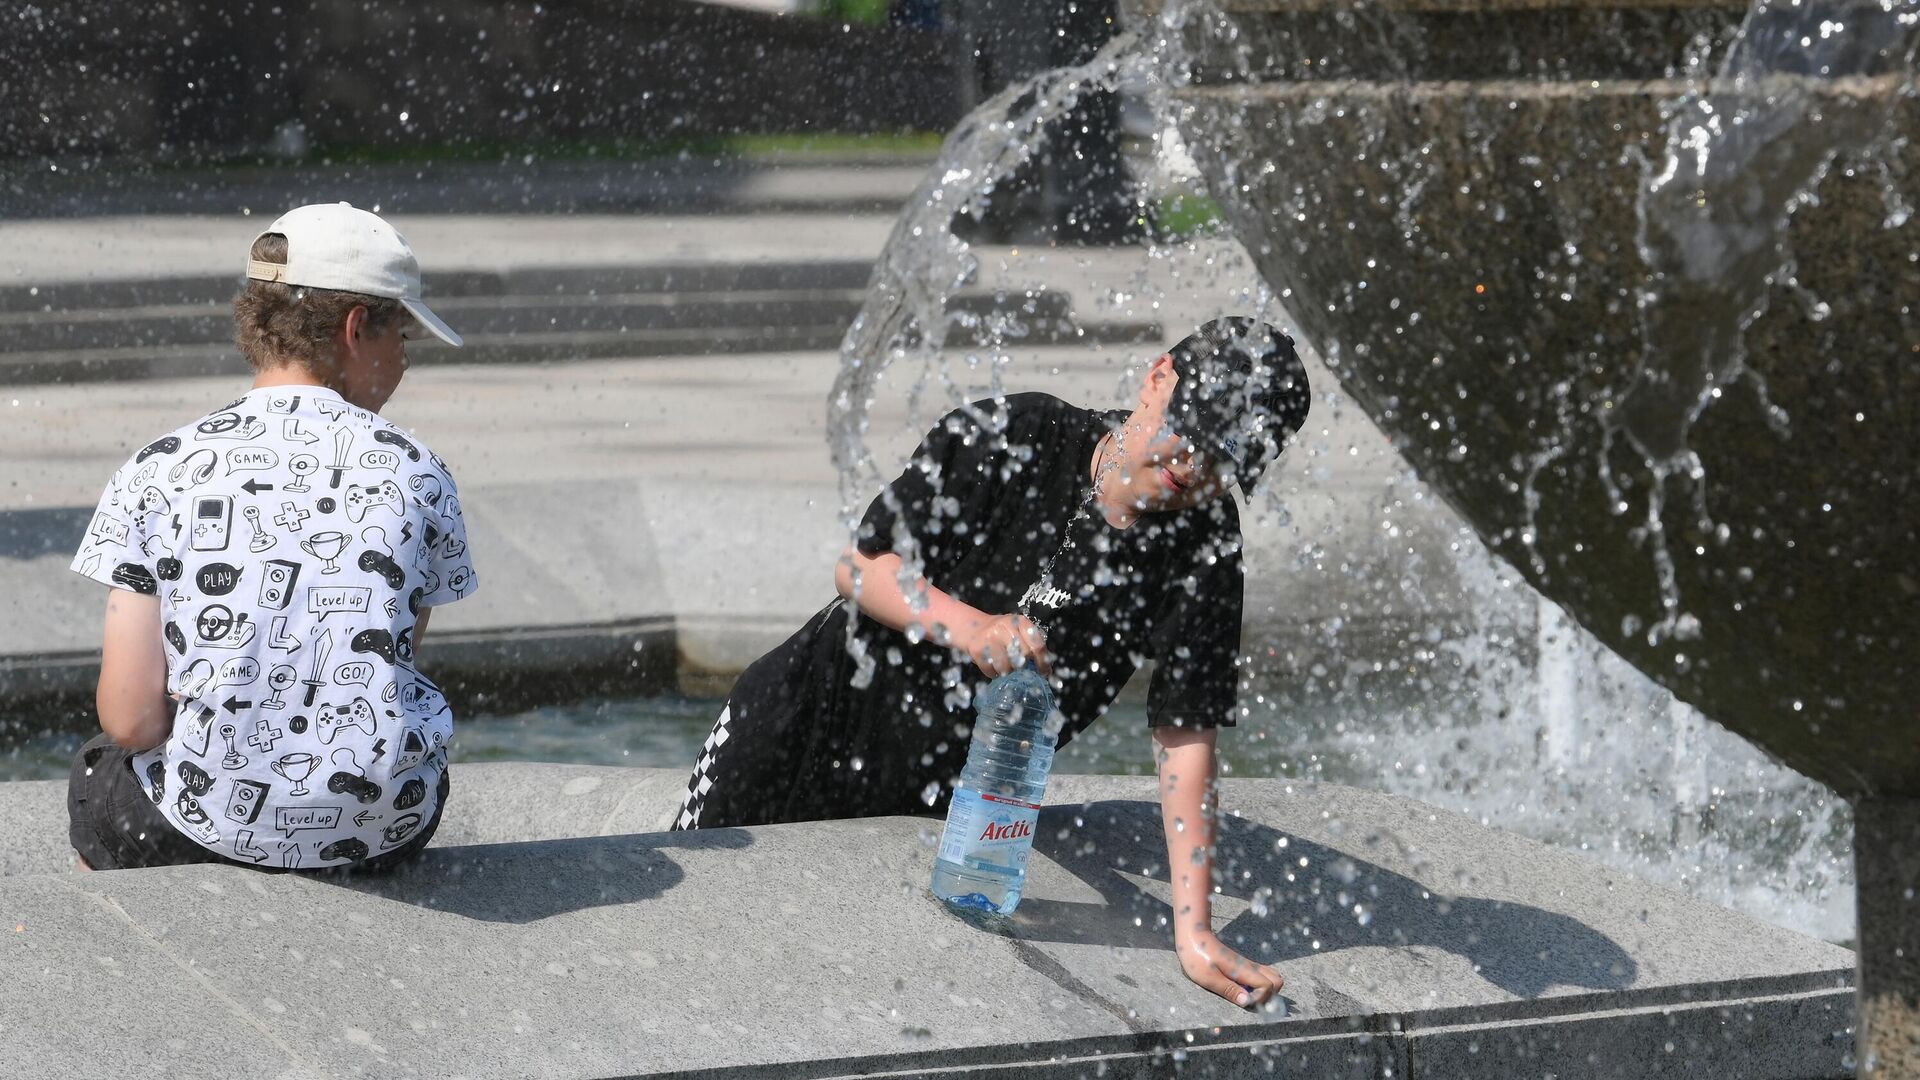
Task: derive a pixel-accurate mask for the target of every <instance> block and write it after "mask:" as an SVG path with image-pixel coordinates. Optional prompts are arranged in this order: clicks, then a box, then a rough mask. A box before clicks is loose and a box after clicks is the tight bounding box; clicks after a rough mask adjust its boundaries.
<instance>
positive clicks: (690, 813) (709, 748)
mask: <svg viewBox="0 0 1920 1080" xmlns="http://www.w3.org/2000/svg"><path fill="white" fill-rule="evenodd" d="M732 719H733V706H731V705H729V706H727V707H726V708H724V709H721V710H720V719H718V720H715V721H714V722H713V730H712V731H711V732H709V733H708V735H707V741H706V744H705V745H703V746H702V747H701V748H700V760H699V761H697V762H695V763H694V766H693V775H692V776H691V777H689V778H688V780H687V795H686V798H684V799H682V800H681V801H680V816H679V817H678V818H675V819H674V822H673V827H674V828H675V829H682V830H685V829H697V828H699V827H700V811H701V809H702V808H703V807H704V806H705V805H706V802H707V792H709V791H712V790H713V761H714V755H715V754H717V753H718V752H719V750H720V748H721V747H723V746H725V745H727V722H728V721H730V720H732Z"/></svg>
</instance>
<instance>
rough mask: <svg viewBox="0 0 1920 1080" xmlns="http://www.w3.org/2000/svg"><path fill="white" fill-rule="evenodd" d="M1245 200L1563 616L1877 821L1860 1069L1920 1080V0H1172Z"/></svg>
mask: <svg viewBox="0 0 1920 1080" xmlns="http://www.w3.org/2000/svg"><path fill="white" fill-rule="evenodd" d="M1127 21H1128V22H1130V23H1131V24H1132V25H1133V26H1134V28H1135V29H1136V32H1139V33H1141V34H1142V35H1143V36H1146V37H1152V38H1156V39H1157V40H1158V41H1159V43H1160V44H1161V45H1162V47H1163V48H1164V49H1165V50H1166V51H1167V52H1169V53H1171V54H1172V55H1174V56H1176V57H1178V58H1179V61H1180V62H1179V65H1178V66H1179V69H1180V70H1178V71H1177V72H1176V76H1177V77H1176V78H1175V79H1174V80H1173V82H1174V83H1175V86H1174V89H1173V91H1172V105H1173V107H1174V108H1175V109H1176V111H1177V113H1178V117H1179V124H1180V128H1181V131H1182V134H1183V135H1184V137H1185V141H1186V142H1187V143H1188V145H1189V146H1190V147H1191V148H1192V151H1193V153H1194V156H1195V158H1196V159H1197V160H1198V161H1199V163H1200V165H1201V168H1202V170H1203V172H1205V173H1206V174H1207V176H1208V184H1209V188H1210V190H1211V192H1212V193H1213V195H1214V196H1215V198H1216V199H1217V200H1218V201H1219V202H1220V203H1221V204H1222V206H1223V208H1224V210H1225V213H1226V216H1227V218H1228V220H1229V222H1230V223H1231V225H1232V226H1233V228H1234V230H1235V232H1236V233H1237V234H1238V236H1239V237H1240V238H1241V240H1242V241H1243V242H1244V243H1245V245H1246V247H1247V248H1248V250H1249V251H1250V252H1251V254H1252V255H1253V257H1254V259H1255V260H1256V262H1257V263H1258V265H1259V268H1260V270H1261V272H1262V274H1263V276H1264V277H1265V278H1266V280H1267V281H1268V282H1269V283H1270V284H1271V285H1272V286H1273V287H1274V288H1275V289H1276V290H1277V291H1278V292H1279V294H1280V296H1281V297H1282V300H1283V302H1285V303H1286V304H1287V305H1288V308H1289V310H1290V312H1291V313H1292V314H1293V315H1294V316H1295V318H1297V320H1298V321H1299V324H1300V326H1301V328H1302V330H1303V331H1304V332H1305V333H1306V335H1307V336H1308V337H1309V338H1310V339H1312V340H1313V341H1314V342H1315V343H1316V344H1317V345H1318V346H1319V347H1320V349H1321V350H1322V352H1323V353H1324V355H1325V356H1326V358H1327V361H1328V363H1329V366H1330V367H1332V369H1333V370H1334V371H1335V373H1336V374H1337V375H1338V377H1339V379H1340V381H1341V382H1342V384H1343V386H1344V388H1345V389H1346V390H1347V391H1348V392H1349V393H1350V394H1351V395H1352V396H1353V397H1354V399H1355V400H1356V401H1357V402H1358V403H1359V404H1360V405H1361V406H1362V407H1363V408H1365V410H1366V411H1367V412H1368V413H1369V414H1370V415H1371V416H1372V417H1373V418H1374V420H1375V421H1376V422H1378V423H1379V425H1380V426H1381V427H1382V428H1383V429H1385V430H1386V431H1388V432H1389V433H1391V434H1392V436H1393V437H1394V440H1395V442H1396V444H1397V445H1398V447H1399V449H1400V450H1401V452H1402V453H1404V454H1405V455H1406V457H1407V459H1408V460H1409V461H1410V462H1411V463H1412V465H1413V466H1414V468H1415V469H1416V471H1417V472H1418V473H1419V474H1420V475H1421V477H1422V478H1423V479H1425V480H1426V481H1427V482H1429V483H1430V484H1432V485H1433V486H1434V487H1435V488H1436V489H1437V490H1438V491H1439V492H1440V493H1441V494H1442V495H1443V497H1444V498H1446V499H1447V500H1448V501H1449V502H1450V503H1451V505H1452V506H1453V507H1454V508H1455V509H1456V510H1458V511H1459V512H1460V514H1461V515H1462V516H1463V517H1464V518H1465V519H1466V520H1467V521H1469V522H1470V523H1471V524H1472V525H1473V526H1474V527H1475V528H1476V530H1477V531H1478V532H1479V533H1480V534H1481V536H1482V537H1484V538H1485V540H1486V541H1487V543H1488V544H1489V546H1490V547H1491V548H1492V549H1493V550H1494V551H1495V552H1497V553H1498V554H1500V555H1501V556H1502V557H1503V558H1505V559H1506V560H1508V561H1509V562H1511V563H1512V564H1513V565H1514V566H1515V567H1516V568H1517V569H1518V570H1519V571H1520V572H1521V573H1522V574H1524V575H1525V577H1526V578H1527V580H1528V581H1529V582H1530V583H1532V584H1533V586H1534V587H1535V588H1537V589H1538V590H1539V591H1540V592H1541V593H1543V594H1544V595H1545V596H1547V597H1548V598H1550V599H1551V600H1553V601H1554V602H1555V603H1557V604H1558V605H1560V606H1561V607H1562V608H1564V609H1565V610H1566V611H1567V612H1568V613H1569V614H1570V615H1571V616H1572V617H1573V618H1575V619H1576V620H1578V621H1579V622H1580V623H1581V624H1582V625H1584V626H1585V627H1586V628H1587V629H1588V630H1590V631H1591V632H1593V633H1594V634H1595V635H1596V636H1598V637H1599V638H1600V639H1601V640H1602V641H1604V642H1605V643H1606V644H1607V645H1608V646H1609V647H1611V648H1612V649H1614V650H1615V651H1616V652H1618V653H1619V654H1620V655H1621V656H1622V657H1624V658H1626V659H1627V660H1628V661H1630V662H1631V663H1633V664H1634V665H1635V666H1637V667H1638V668H1640V669H1641V670H1642V671H1645V672H1646V673H1648V674H1649V675H1650V676H1652V677H1653V678H1655V679H1656V680H1658V681H1659V682H1660V683H1662V684H1663V685H1665V686H1667V687H1668V688H1669V689H1671V690H1672V691H1673V692H1674V693H1675V694H1676V695H1677V696H1678V697H1680V698H1682V699H1684V700H1685V701H1687V702H1689V703H1691V704H1693V705H1695V706H1696V707H1698V708H1699V709H1700V710H1701V711H1702V712H1704V713H1705V714H1706V715H1707V716H1709V717H1711V718H1712V719H1714V720H1716V721H1718V722H1719V723H1721V724H1724V725H1726V726H1727V727H1729V728H1731V729H1733V730H1734V731H1736V732H1738V733H1740V734H1742V735H1743V736H1745V737H1746V738H1748V739H1750V740H1752V741H1753V742H1754V743H1756V744H1758V745H1759V746H1761V747H1762V748H1764V749H1765V750H1766V751H1768V752H1769V753H1770V754H1772V755H1774V756H1775V757H1777V758H1778V759H1779V760H1780V761H1782V762H1783V763H1785V764H1786V765H1788V766H1790V767H1792V768H1794V769H1797V770H1799V771H1800V772H1802V773H1805V774H1807V775H1808V776H1811V777H1813V778H1815V779H1817V780H1820V781H1822V782H1823V783H1826V784H1828V785H1830V786H1831V787H1833V788H1834V789H1836V790H1837V791H1839V792H1840V793H1842V794H1843V795H1845V796H1847V797H1848V798H1849V799H1850V800H1852V802H1853V804H1854V808H1855V814H1856V847H1855V850H1856V863H1857V869H1856V874H1857V878H1858V891H1859V914H1860V918H1859V926H1860V930H1859V943H1858V945H1859V956H1860V974H1859V983H1858V992H1859V1019H1858V1022H1859V1024H1860V1027H1861V1034H1860V1039H1859V1047H1860V1060H1861V1065H1862V1070H1863V1073H1865V1074H1867V1075H1887V1076H1895V1075H1897V1076H1920V899H1916V890H1917V889H1920V738H1916V737H1915V734H1914V727H1913V720H1914V704H1913V702H1914V696H1915V690H1916V679H1915V668H1914V664H1913V661H1912V659H1911V656H1912V650H1913V648H1914V647H1915V644H1916V640H1915V639H1916V637H1920V634H1916V628H1920V621H1917V620H1916V619H1915V617H1914V614H1913V612H1914V605H1915V602H1916V599H1920V576H1916V574H1915V572H1914V571H1912V570H1911V568H1910V567H1911V564H1910V563H1909V561H1908V560H1909V558H1910V557H1911V552H1912V551H1913V548H1914V544H1915V540H1916V535H1915V534H1916V531H1917V529H1916V523H1917V522H1920V514H1916V513H1915V512H1914V510H1913V509H1912V508H1911V507H1912V503H1911V501H1910V499H1911V497H1912V495H1913V494H1914V492H1913V491H1912V488H1913V477H1914V476H1915V475H1916V472H1920V454H1916V451H1915V444H1914V441H1913V437H1912V433H1913V432H1914V430H1915V428H1916V425H1920V394H1916V392H1915V389H1916V387H1915V382H1914V380H1915V379H1916V377H1920V311H1916V310H1915V308H1914V306H1913V305H1914V301H1915V298H1920V223H1916V222H1914V221H1913V220H1912V217H1911V212H1910V207H1909V205H1908V201H1907V200H1908V197H1909V193H1910V191H1911V183H1910V182H1909V181H1908V179H1907V177H1908V175H1909V170H1911V169H1912V168H1913V167H1914V166H1915V165H1917V164H1920V160H1917V159H1920V146H1916V144H1915V141H1914V140H1913V138H1912V136H1913V135H1914V134H1915V133H1916V132H1920V95H1917V94H1916V89H1920V80H1917V79H1916V74H1915V70H1916V69H1915V64H1914V49H1915V45H1916V40H1920V29H1917V27H1920V7H1917V6H1916V5H1914V4H1912V3H1911V2H1906V3H1896V2H1894V0H1885V2H1867V3H1862V2H1843V0H1831V2H1826V0H1823V2H1814V0H1791V2H1790V0H1781V2H1780V3H1778V4H1770V3H1768V2H1767V0H1762V2H1761V3H1760V4H1759V5H1758V6H1757V7H1755V8H1754V9H1753V10H1751V11H1749V10H1748V9H1747V8H1746V6H1745V5H1744V4H1741V3H1727V2H1724V0H1644V2H1643V0H1634V2H1630V3H1629V2H1611V3H1603V2H1599V0H1376V2H1371V3H1364V4H1360V5H1353V4H1337V3H1327V2H1321V0H1216V2H1215V3H1213V4H1212V5H1210V6H1205V7H1202V6H1198V5H1184V4H1179V3H1169V4H1166V5H1165V6H1162V5H1161V4H1159V3H1157V2H1153V0H1145V2H1144V3H1142V4H1139V5H1136V6H1135V7H1134V9H1133V10H1131V11H1129V12H1128V13H1127Z"/></svg>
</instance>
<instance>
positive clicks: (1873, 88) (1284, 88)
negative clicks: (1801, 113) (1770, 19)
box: [1175, 72, 1920, 104]
mask: <svg viewBox="0 0 1920 1080" xmlns="http://www.w3.org/2000/svg"><path fill="white" fill-rule="evenodd" d="M1906 90H1913V91H1920V74H1908V73H1904V72H1903V73H1888V74H1884V75H1843V76H1827V77H1820V76H1812V75H1770V76H1768V77H1766V78H1762V79H1746V80H1734V79H1631V80H1629V79H1580V80H1566V79H1511V78H1508V79H1447V80H1432V81H1410V80H1405V79H1395V80H1380V79H1326V80H1312V81H1306V82H1295V83H1278V84H1276V83H1264V82H1263V83H1244V82H1223V83H1208V84H1203V85H1196V86H1186V87H1182V88H1181V89H1179V90H1176V91H1175V94H1176V96H1178V97H1179V98H1181V99H1182V100H1188V101H1192V100H1203V101H1204V100H1207V99H1221V100H1228V99H1231V100H1233V101H1245V100H1247V99H1249V98H1251V99H1255V100H1258V101H1302V100H1311V99H1313V98H1319V97H1356V98H1380V99H1384V98H1390V97H1404V96H1408V95H1413V96H1416V97H1435V98H1438V97H1448V98H1458V97H1481V98H1519V97H1530V98H1546V99H1560V98H1576V97H1633V98H1642V97H1657V98H1665V99H1677V98H1680V97H1684V96H1686V95H1689V94H1700V93H1703V92H1704V93H1705V94H1707V95H1710V96H1711V97H1713V98H1714V99H1715V100H1740V99H1753V100H1754V101H1755V103H1756V104H1765V103H1766V99H1767V98H1768V97H1770V96H1773V95H1775V94H1778V93H1781V92H1785V91H1795V92H1804V93H1808V94H1812V95H1814V96H1817V97H1825V98H1832V99H1835V100H1840V101H1866V100H1872V99H1879V98H1886V97H1891V96H1893V95H1895V94H1898V93H1900V92H1902V91H1906Z"/></svg>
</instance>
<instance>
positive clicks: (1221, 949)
mask: <svg viewBox="0 0 1920 1080" xmlns="http://www.w3.org/2000/svg"><path fill="white" fill-rule="evenodd" d="M1173 948H1174V951H1175V953H1176V954H1178V956H1179V957H1180V970H1182V971H1184V972H1186V973H1187V978H1189V979H1192V980H1193V981H1194V983H1195V984H1196V985H1198V986H1200V987H1202V988H1204V989H1207V990H1211V991H1212V992H1214V993H1215V994H1218V995H1220V996H1221V997H1223V998H1225V999H1227V1000H1228V1001H1231V1002H1232V1003H1234V1004H1235V1005H1238V1006H1240V1007H1241V1008H1243V1009H1252V1008H1256V1007H1258V1006H1260V1005H1263V1004H1265V1003H1266V1002H1268V1001H1271V1000H1273V995H1274V994H1276V993H1279V991H1280V987H1281V986H1282V985H1284V983H1285V980H1283V979H1282V978H1280V973H1279V972H1277V971H1275V970H1273V969H1272V968H1270V967H1268V966H1267V965H1265V964H1256V963H1254V962H1253V961H1251V960H1249V959H1247V958H1246V957H1244V956H1241V955H1240V954H1239V953H1237V952H1234V951H1233V950H1232V949H1229V948H1227V946H1226V943H1225V942H1223V941H1221V940H1220V938H1219V936H1218V935H1216V934H1215V933H1214V932H1213V931H1211V930H1190V931H1187V932H1186V933H1182V934H1176V935H1174V942H1173Z"/></svg>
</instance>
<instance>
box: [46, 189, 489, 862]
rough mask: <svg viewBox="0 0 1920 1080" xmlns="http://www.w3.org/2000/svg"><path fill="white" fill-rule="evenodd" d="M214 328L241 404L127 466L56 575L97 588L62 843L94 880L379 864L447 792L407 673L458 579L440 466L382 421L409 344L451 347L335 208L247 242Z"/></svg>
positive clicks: (429, 687) (395, 249)
mask: <svg viewBox="0 0 1920 1080" xmlns="http://www.w3.org/2000/svg"><path fill="white" fill-rule="evenodd" d="M234 323H235V338H236V340H237V342H238V344H239V346H240V350H241V352H242V353H244V354H245V355H246V357H247V360H248V362H249V363H251V364H252V365H253V368H254V371H255V378H254V384H253V389H251V390H250V391H248V392H247V393H246V394H245V395H244V396H242V397H241V398H240V399H239V400H237V401H234V402H232V403H231V404H228V405H225V406H222V407H221V408H219V409H217V410H215V411H214V412H212V413H210V414H208V415H207V416H205V417H204V418H202V419H200V420H198V421H195V422H193V423H190V424H188V425H186V426H184V427H182V428H180V429H179V430H177V431H174V432H173V433H171V434H169V435H165V436H163V437H161V438H159V439H157V440H155V441H153V442H151V443H149V444H147V445H146V446H145V447H143V448H142V449H140V450H139V451H138V452H136V453H135V454H134V455H133V456H132V458H131V459H130V460H128V462H127V463H126V464H125V465H124V466H122V467H121V468H120V470H119V471H118V472H116V473H115V474H114V475H113V479H112V480H111V481H110V482H109V483H108V485H107V490H106V493H105V494H104V495H103V496H102V497H101V500H100V505H99V507H98V509H97V510H96V512H95V513H94V516H93V519H92V521H91V522H90V523H89V526H88V529H87V535H86V538H85V540H84V541H83V542H82V543H81V546H80V551H79V553H78V554H77V555H76V556H75V557H74V561H73V569H75V570H76V571H78V572H80V573H82V574H85V575H86V576H87V577H90V578H92V579H94V580H96V581H99V582H101V583H103V584H106V585H109V586H111V587H112V589H113V591H112V592H111V593H110V594H109V597H108V600H107V616H106V631H105V639H104V643H103V648H102V651H101V664H100V685H99V691H98V696H97V704H98V707H99V714H100V727H101V730H102V732H103V734H102V735H100V736H98V737H96V738H94V739H93V740H92V741H90V742H88V743H87V744H86V745H85V746H84V747H82V748H81V751H80V754H79V755H78V757H77V758H76V759H75V761H74V767H73V773H72V776H71V778H70V780H69V783H68V798H67V803H68V812H69V820H70V827H69V835H70V837H71V839H72V842H73V846H74V850H75V851H76V852H77V853H78V855H79V858H80V862H81V865H82V866H83V867H84V868H91V869H101V870H105V869H118V868H126V867H136V866H165V865H174V864H179V863H191V862H220V861H232V862H238V863H242V864H246V865H251V866H261V867H268V868H285V869H308V868H335V867H363V868H374V869H381V868H385V867H389V866H392V865H394V864H396V863H398V862H401V861H403V860H405V859H406V858H408V857H409V856H411V855H413V854H415V853H417V852H418V851H419V850H420V849H421V848H423V847H425V846H426V843H427V841H428V839H429V838H430V837H431V836H432V835H433V832H434V830H435V828H436V827H437V826H438V825H439V821H440V813H441V810H442V809H443V807H444V805H445V802H446V797H447V790H448V783H447V762H446V743H447V740H448V739H449V737H450V736H451V735H452V731H453V715H452V712H451V711H450V710H449V709H448V707H447V702H446V699H445V698H444V697H443V696H442V695H441V693H440V691H439V689H438V688H437V687H435V686H434V684H433V681H432V680H431V679H428V678H427V677H426V676H425V675H423V674H421V673H420V671H419V670H418V669H417V668H416V667H415V664H414V657H415V653H416V650H418V649H419V647H420V638H421V635H422V634H423V633H425V631H426V628H427V617H428V615H429V614H430V613H431V611H432V609H433V608H435V607H438V606H439V605H441V604H448V603H452V602H453V601H455V600H458V599H460V598H461V597H463V596H466V595H468V594H471V593H472V592H473V591H474V589H475V587H476V581H475V578H474V574H473V567H472V563H471V558H470V556H469V554H468V551H467V543H466V528H465V526H464V525H463V524H462V521H461V517H460V500H459V498H458V496H457V494H456V493H455V489H454V484H453V478H452V476H450V475H449V474H448V472H447V469H446V465H445V463H444V462H442V461H441V460H440V459H439V457H437V456H436V455H434V454H433V453H432V452H431V451H429V450H428V449H427V448H426V447H425V446H424V445H422V444H421V443H420V441H419V440H418V439H416V438H414V437H413V436H411V435H407V434H404V433H402V432H401V431H400V430H399V429H397V428H395V427H394V426H393V425H391V424H389V423H387V422H386V421H385V420H383V419H381V418H380V416H379V415H378V412H379V410H380V408H381V407H382V406H383V405H385V404H386V402H387V399H388V398H389V397H391V396H392V394H393V391H394V389H395V388H396V387H397V386H398V385H399V383H400V378H401V376H402V375H403V374H404V373H405V372H406V368H407V355H406V341H407V338H408V337H409V336H410V335H411V334H412V333H414V332H416V331H418V330H421V329H424V330H425V331H427V332H431V333H432V334H434V335H435V336H436V337H439V338H441V339H442V340H444V341H446V342H447V343H448V344H451V345H456V346H457V345H459V344H460V337H459V335H457V334H455V333H454V332H453V331H452V330H451V329H449V328H448V327H447V325H446V323H444V322H442V321H441V320H440V319H439V317H438V316H436V315H434V313H433V312H432V311H429V310H428V309H427V307H426V305H425V304H423V303H421V301H420V272H419V266H418V263H417V262H416V261H415V259H414V255H413V251H412V249H411V248H409V247H408V246H407V242H406V240H405V239H404V238H402V237H401V236H400V234H399V233H397V232H395V231H394V229H393V227H392V226H390V225H388V224H387V223H386V222H385V221H382V220H381V219H380V218H379V217H377V216H375V215H373V214H370V213H367V212H366V211H364V210H356V209H354V208H353V207H351V206H348V205H347V204H345V203H337V204H321V205H314V206H303V207H300V208H298V209H296V210H292V211H290V212H288V213H287V214H285V215H284V216H282V217H281V218H280V219H279V220H278V221H276V222H274V223H273V225H272V226H271V227H269V228H268V230H267V231H266V232H264V233H262V234H260V236H259V237H257V238H256V239H255V240H254V243H253V248H252V251H251V252H250V254H249V257H248V261H247V283H246V285H245V287H244V288H242V290H241V291H240V293H239V294H238V295H237V296H235V298H234Z"/></svg>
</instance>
